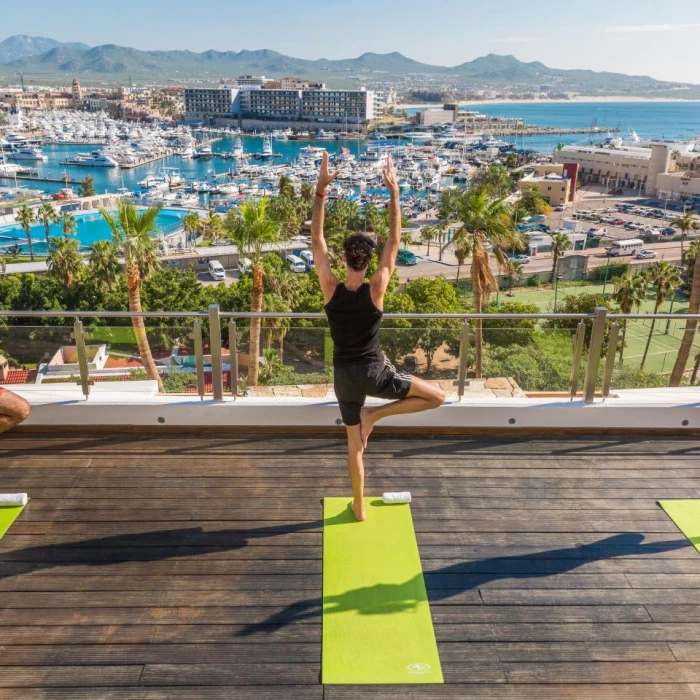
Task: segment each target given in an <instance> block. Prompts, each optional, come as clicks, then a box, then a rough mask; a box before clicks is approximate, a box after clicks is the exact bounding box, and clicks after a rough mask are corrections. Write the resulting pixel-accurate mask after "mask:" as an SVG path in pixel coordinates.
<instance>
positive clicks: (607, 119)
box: [0, 102, 700, 193]
mask: <svg viewBox="0 0 700 700" xmlns="http://www.w3.org/2000/svg"><path fill="white" fill-rule="evenodd" d="M463 109H474V110H476V111H479V112H482V113H485V114H490V115H494V116H503V117H519V118H522V119H524V120H525V121H526V122H527V123H528V124H533V125H539V126H551V127H556V126H560V127H567V128H575V127H590V126H591V125H592V124H593V121H594V120H596V123H597V125H598V126H608V127H619V128H620V129H622V132H623V134H622V135H623V136H625V135H627V134H628V133H629V132H630V131H631V130H635V131H636V132H637V133H638V134H639V136H640V137H641V138H655V139H656V138H664V139H674V140H675V139H678V140H690V139H692V138H693V137H696V136H700V102H604V103H602V102H566V103H548V102H539V103H530V104H520V103H508V104H506V103H501V104H499V103H488V104H475V105H465V106H464V107H463ZM409 111H413V112H415V111H416V110H415V109H412V110H409ZM235 139H236V137H224V138H223V139H220V140H218V141H216V142H215V143H214V144H213V147H212V148H213V150H214V151H215V152H222V151H231V150H232V149H233V145H234V142H235ZM242 140H243V147H244V149H245V151H246V153H256V152H259V151H261V150H262V143H263V139H262V137H258V136H244V137H243V138H242ZM504 140H507V139H504ZM589 141H590V137H589V136H588V135H587V134H570V135H568V136H553V135H547V136H534V137H525V138H518V139H517V141H516V140H514V139H513V142H514V143H515V145H516V147H518V148H528V149H533V150H537V151H540V152H543V153H551V152H552V150H553V149H554V148H555V146H556V145H557V144H558V143H565V144H585V143H588V142H589ZM306 145H315V146H322V147H324V148H326V149H328V151H330V152H331V153H333V152H336V151H340V149H341V148H342V147H347V148H349V149H350V151H351V152H352V153H353V154H355V155H356V156H359V154H360V153H361V152H362V150H364V149H365V148H366V146H367V142H366V141H361V140H354V139H351V140H347V141H336V140H314V141H273V151H274V152H275V153H278V154H280V156H281V157H280V158H275V159H274V162H275V163H280V162H282V163H289V162H291V161H293V160H294V159H295V158H296V157H297V154H298V152H299V149H300V148H302V147H303V146H306ZM88 150H91V147H89V146H65V145H51V146H45V147H44V148H43V151H44V153H45V155H47V156H48V157H49V160H48V161H47V162H46V163H28V164H27V165H29V166H31V167H37V168H38V169H39V171H40V172H41V173H42V174H43V175H44V176H45V177H53V178H59V177H62V173H63V172H64V171H65V170H66V169H67V171H68V175H69V177H70V178H71V179H73V180H82V179H83V178H84V177H85V176H86V175H88V174H90V175H92V177H93V179H94V181H95V188H96V189H97V191H98V192H99V193H102V192H113V191H114V190H116V189H118V188H119V187H122V185H123V186H125V187H128V188H129V189H137V187H138V185H137V183H138V182H139V181H140V180H143V178H144V177H146V175H148V174H149V173H152V172H157V171H158V170H159V169H160V168H162V167H170V168H179V169H180V171H181V174H182V175H183V176H184V177H186V178H196V179H205V178H208V177H210V176H211V174H212V173H214V172H216V173H223V172H227V171H229V170H230V169H231V168H235V165H234V161H231V160H222V159H218V158H213V159H212V160H209V161H201V160H183V159H182V158H180V157H178V156H173V157H171V158H166V159H164V160H161V161H158V162H156V163H152V164H150V165H143V166H140V167H138V168H134V169H132V170H121V169H119V168H83V167H77V166H65V165H63V163H64V162H65V160H66V159H71V158H74V157H75V155H76V154H77V153H79V152H85V151H88ZM19 182H23V181H19ZM24 183H26V181H24V182H23V184H24ZM0 184H3V185H8V184H11V181H10V180H0ZM28 186H33V187H38V188H40V189H43V190H44V191H46V192H57V191H58V190H59V189H61V187H62V185H61V184H56V183H37V184H36V185H34V184H30V185H28Z"/></svg>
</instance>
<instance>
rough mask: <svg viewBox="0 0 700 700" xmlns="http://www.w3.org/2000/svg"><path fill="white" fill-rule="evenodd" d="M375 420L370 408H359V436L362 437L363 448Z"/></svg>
mask: <svg viewBox="0 0 700 700" xmlns="http://www.w3.org/2000/svg"><path fill="white" fill-rule="evenodd" d="M376 422H377V421H376V419H375V418H374V413H373V411H372V409H371V408H362V409H360V437H361V438H362V446H363V447H364V448H366V447H367V440H368V438H369V436H370V433H371V432H372V430H373V429H374V424H375V423H376Z"/></svg>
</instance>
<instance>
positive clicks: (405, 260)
mask: <svg viewBox="0 0 700 700" xmlns="http://www.w3.org/2000/svg"><path fill="white" fill-rule="evenodd" d="M396 260H397V262H398V263H400V264H401V265H417V264H418V258H416V256H415V254H414V253H412V252H411V251H410V250H406V249H405V248H399V252H398V254H397V255H396Z"/></svg>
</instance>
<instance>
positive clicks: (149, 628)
mask: <svg viewBox="0 0 700 700" xmlns="http://www.w3.org/2000/svg"><path fill="white" fill-rule="evenodd" d="M34 620H35V621H38V622H44V620H39V619H38V617H35V618H34ZM156 627H157V625H154V624H150V625H46V624H36V625H33V626H27V625H21V626H16V627H12V626H7V625H4V626H3V627H2V629H0V635H1V639H2V644H3V647H5V646H11V645H14V644H32V645H41V644H148V643H149V642H150V641H151V640H152V639H153V638H154V636H155V634H156ZM0 663H1V662H0Z"/></svg>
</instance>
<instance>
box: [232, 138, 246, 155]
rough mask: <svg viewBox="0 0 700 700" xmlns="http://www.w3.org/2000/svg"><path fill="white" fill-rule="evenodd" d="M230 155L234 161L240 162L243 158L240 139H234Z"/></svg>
mask: <svg viewBox="0 0 700 700" xmlns="http://www.w3.org/2000/svg"><path fill="white" fill-rule="evenodd" d="M231 154H232V155H233V157H234V158H235V159H236V160H241V159H242V158H243V142H242V141H241V139H240V138H238V139H236V143H235V144H234V146H233V151H231Z"/></svg>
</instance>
